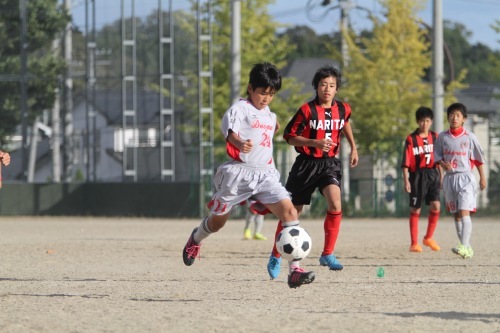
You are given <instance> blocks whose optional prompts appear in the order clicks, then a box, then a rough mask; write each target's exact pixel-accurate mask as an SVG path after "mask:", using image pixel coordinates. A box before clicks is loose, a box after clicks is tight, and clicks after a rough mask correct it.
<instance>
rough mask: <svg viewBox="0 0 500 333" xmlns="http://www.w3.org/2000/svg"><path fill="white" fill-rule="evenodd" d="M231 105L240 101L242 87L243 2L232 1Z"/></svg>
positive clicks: (238, 0) (239, 0)
mask: <svg viewBox="0 0 500 333" xmlns="http://www.w3.org/2000/svg"><path fill="white" fill-rule="evenodd" d="M231 14H232V15H231V24H232V31H231V104H233V103H235V102H237V101H238V98H239V97H240V85H241V0H231Z"/></svg>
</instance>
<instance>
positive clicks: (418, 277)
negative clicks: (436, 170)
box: [0, 216, 500, 333]
mask: <svg viewBox="0 0 500 333" xmlns="http://www.w3.org/2000/svg"><path fill="white" fill-rule="evenodd" d="M198 224H199V221H198V220H194V219H180V220H166V219H145V218H143V219H141V218H95V217H93V218H91V217H88V218H84V217H58V218H52V217H41V218H40V217H0V332H2V333H8V332H291V331H294V332H499V331H500V260H499V258H500V246H499V245H498V241H499V235H500V224H499V223H498V222H495V221H493V219H474V218H473V235H472V246H473V248H474V251H475V256H474V258H472V259H471V260H463V259H461V258H459V257H457V256H455V255H453V254H452V253H451V251H450V248H451V247H452V246H454V245H456V244H457V239H456V235H455V229H454V226H453V223H452V219H451V217H449V216H445V217H443V218H442V219H441V221H440V223H439V225H438V228H437V231H436V234H435V238H436V239H437V241H438V242H439V244H440V245H441V246H442V248H443V249H442V250H441V251H440V252H432V251H430V250H429V249H428V248H424V252H423V253H420V254H417V253H410V252H408V248H409V235H408V222H407V220H406V219H384V220H382V219H350V218H345V219H344V220H343V224H342V229H341V233H340V238H339V242H338V244H337V250H336V253H337V256H338V257H339V259H340V260H341V262H342V263H343V264H344V266H345V268H344V270H343V271H342V272H330V271H329V270H328V269H327V268H325V267H320V266H319V265H318V256H319V254H320V251H321V247H322V243H323V231H322V225H323V223H322V221H321V220H304V221H302V226H303V227H305V228H306V229H307V230H308V231H309V233H310V234H311V236H312V239H313V249H312V251H311V254H310V256H309V257H308V258H307V259H306V260H304V261H303V263H302V264H303V266H304V267H305V268H307V269H312V270H314V271H315V272H316V280H315V281H314V282H313V283H312V284H310V285H306V286H302V287H300V288H298V289H289V288H288V286H287V283H286V267H285V266H284V265H283V267H282V269H283V272H282V275H280V277H279V278H278V279H277V280H274V281H271V280H269V278H268V275H267V272H266V263H267V259H268V255H269V251H270V249H271V246H272V241H271V240H268V241H244V240H242V235H243V221H242V220H240V219H239V220H231V221H229V222H228V224H227V225H226V227H225V228H224V229H222V230H221V231H220V232H219V233H217V234H215V235H213V236H212V237H210V238H209V239H207V240H206V241H205V243H204V245H203V246H202V248H201V260H196V262H195V263H194V265H193V266H191V267H186V266H184V264H183V263H182V257H181V251H182V248H183V246H184V243H185V242H186V240H187V237H188V236H189V234H190V232H191V230H192V229H193V228H194V227H195V226H197V225H198ZM426 224H427V223H426V220H425V219H423V218H422V219H421V220H420V234H421V237H422V236H423V233H424V232H425V227H426ZM275 225H276V221H275V220H274V219H271V218H270V217H266V222H265V225H264V230H263V232H264V234H266V235H268V236H270V235H271V234H272V233H273V232H274V228H275ZM379 266H381V267H384V269H385V277H383V278H379V277H377V274H376V271H377V267H379Z"/></svg>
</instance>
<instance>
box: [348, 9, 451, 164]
mask: <svg viewBox="0 0 500 333" xmlns="http://www.w3.org/2000/svg"><path fill="white" fill-rule="evenodd" d="M381 3H382V4H383V6H384V8H385V10H386V13H385V18H386V19H385V21H380V20H374V22H373V23H374V29H373V36H372V38H371V39H368V38H363V37H362V38H360V43H359V44H356V43H355V42H354V38H353V36H352V34H349V33H347V32H344V36H345V37H346V38H347V41H348V45H349V56H350V60H349V63H348V64H347V66H346V67H345V70H344V75H345V77H346V78H347V82H346V85H345V88H342V89H341V90H340V91H339V97H341V98H344V99H345V100H346V101H348V102H350V103H351V104H352V106H353V110H354V111H353V112H354V114H353V129H354V130H355V133H357V136H356V141H357V142H358V145H359V149H360V151H361V152H362V153H382V154H389V155H391V154H394V153H395V152H396V151H397V150H398V149H395V147H398V145H397V143H399V142H400V141H401V138H403V137H405V136H406V135H407V134H408V133H409V131H411V130H412V129H413V128H414V127H415V110H416V109H417V108H418V107H419V106H421V105H427V106H429V105H430V104H431V88H430V86H429V84H428V83H425V82H424V81H423V78H424V76H425V70H426V69H427V68H429V67H430V66H431V55H430V52H429V45H428V43H427V42H426V38H425V36H424V34H425V33H426V32H425V31H424V30H422V29H421V28H420V27H419V24H418V18H417V17H416V16H415V13H416V12H417V11H418V9H419V7H418V6H419V2H418V1H416V0H384V1H381ZM453 87H457V85H456V83H455V84H454V85H453ZM448 98H451V97H450V96H448Z"/></svg>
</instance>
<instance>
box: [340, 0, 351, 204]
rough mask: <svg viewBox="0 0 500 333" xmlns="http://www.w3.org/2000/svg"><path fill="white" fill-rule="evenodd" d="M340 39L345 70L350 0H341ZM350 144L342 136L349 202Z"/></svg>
mask: <svg viewBox="0 0 500 333" xmlns="http://www.w3.org/2000/svg"><path fill="white" fill-rule="evenodd" d="M339 4H340V40H341V44H340V47H341V52H342V70H344V69H345V68H346V67H347V66H348V65H349V49H348V46H347V41H346V39H345V37H344V32H347V29H348V28H349V8H350V6H351V2H350V0H340V3H339ZM347 145H348V142H347V139H346V138H345V137H344V136H342V142H341V144H340V146H341V148H340V159H341V162H342V194H343V196H344V201H345V202H349V197H350V192H351V190H350V186H349V185H350V184H349V182H350V180H349V179H350V170H349V168H350V166H349V164H350V159H349V153H348V151H347V149H346V147H347Z"/></svg>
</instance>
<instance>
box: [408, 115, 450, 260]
mask: <svg viewBox="0 0 500 333" xmlns="http://www.w3.org/2000/svg"><path fill="white" fill-rule="evenodd" d="M415 117H416V119H417V124H418V128H417V129H416V130H415V131H414V132H413V133H411V134H410V135H408V136H407V137H406V142H405V150H404V154H403V162H402V163H401V168H402V169H403V180H404V188H405V191H406V192H408V193H409V194H410V238H411V245H410V252H422V247H421V246H420V244H418V220H419V218H420V210H421V207H422V202H423V201H424V199H425V204H426V205H430V210H429V217H428V222H427V233H426V234H425V236H424V240H423V243H424V245H426V246H428V247H430V248H431V249H432V250H433V251H439V250H440V249H441V248H440V247H439V245H438V243H437V242H436V241H435V240H434V239H432V236H433V235H434V230H436V226H437V222H438V219H439V213H440V208H441V203H440V201H439V191H440V189H441V178H442V176H441V170H440V168H439V166H438V165H437V164H436V163H435V161H434V143H435V142H436V139H437V133H436V132H433V131H431V130H430V128H431V126H432V119H433V118H434V113H433V112H432V110H431V109H430V108H427V107H423V106H421V107H419V108H418V109H417V112H416V113H415ZM408 174H409V176H408Z"/></svg>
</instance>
